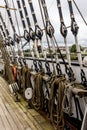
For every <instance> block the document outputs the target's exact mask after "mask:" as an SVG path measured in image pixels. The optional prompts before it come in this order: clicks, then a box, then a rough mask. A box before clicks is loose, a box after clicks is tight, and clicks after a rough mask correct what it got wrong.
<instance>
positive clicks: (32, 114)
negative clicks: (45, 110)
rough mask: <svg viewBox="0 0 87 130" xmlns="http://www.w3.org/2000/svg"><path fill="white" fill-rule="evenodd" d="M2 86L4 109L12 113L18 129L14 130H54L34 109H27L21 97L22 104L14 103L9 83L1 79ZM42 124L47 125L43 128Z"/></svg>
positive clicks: (0, 88)
mask: <svg viewBox="0 0 87 130" xmlns="http://www.w3.org/2000/svg"><path fill="white" fill-rule="evenodd" d="M0 84H1V85H2V86H1V87H0V90H1V91H0V93H2V94H1V98H2V100H3V101H2V102H4V104H3V107H4V109H7V111H8V113H10V116H11V118H12V120H13V121H14V123H15V124H16V127H17V128H15V129H13V130H54V129H53V127H52V126H51V125H50V123H47V122H46V120H45V119H44V118H43V117H42V116H41V115H40V114H39V113H38V112H36V111H35V110H34V109H29V110H28V109H27V108H26V105H27V103H26V102H25V101H24V99H23V98H21V96H20V99H21V102H18V103H16V102H14V100H13V98H12V95H11V94H10V92H9V90H8V85H7V83H6V82H5V81H4V80H3V79H2V78H1V77H0ZM12 113H13V114H12ZM15 119H16V120H15ZM42 124H45V125H44V126H43V125H42ZM45 126H46V127H45ZM9 130H10V129H9ZM11 130H12V129H11Z"/></svg>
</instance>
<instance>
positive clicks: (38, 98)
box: [32, 72, 44, 110]
mask: <svg viewBox="0 0 87 130" xmlns="http://www.w3.org/2000/svg"><path fill="white" fill-rule="evenodd" d="M43 75H44V73H43V72H39V73H37V74H36V75H35V77H34V89H33V95H32V105H33V106H34V108H35V109H36V110H41V109H42V108H43V105H44V93H43Z"/></svg>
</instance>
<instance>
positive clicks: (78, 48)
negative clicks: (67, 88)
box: [67, 0, 87, 87]
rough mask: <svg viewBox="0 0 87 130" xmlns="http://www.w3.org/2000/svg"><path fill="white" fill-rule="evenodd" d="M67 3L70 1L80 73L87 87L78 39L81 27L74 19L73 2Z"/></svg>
mask: <svg viewBox="0 0 87 130" xmlns="http://www.w3.org/2000/svg"><path fill="white" fill-rule="evenodd" d="M67 1H68V5H69V11H70V18H71V31H72V34H73V35H74V38H75V44H76V49H77V56H78V62H79V65H80V70H81V73H80V74H81V83H82V84H83V85H84V87H87V80H86V76H85V72H84V70H83V64H82V56H81V50H80V46H79V44H78V39H77V34H78V29H79V27H78V25H77V23H76V21H75V17H74V13H73V7H72V1H71V0H67Z"/></svg>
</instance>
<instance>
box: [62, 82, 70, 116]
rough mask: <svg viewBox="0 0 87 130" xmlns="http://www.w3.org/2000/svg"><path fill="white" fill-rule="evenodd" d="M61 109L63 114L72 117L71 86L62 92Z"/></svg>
mask: <svg viewBox="0 0 87 130" xmlns="http://www.w3.org/2000/svg"><path fill="white" fill-rule="evenodd" d="M62 109H63V112H65V113H67V114H68V115H70V116H71V115H72V86H71V85H70V84H69V86H66V87H65V90H64V98H63V101H62Z"/></svg>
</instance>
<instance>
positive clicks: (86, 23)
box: [73, 0, 87, 26]
mask: <svg viewBox="0 0 87 130" xmlns="http://www.w3.org/2000/svg"><path fill="white" fill-rule="evenodd" d="M73 3H74V5H75V6H76V8H77V10H78V12H79V14H80V16H81V18H82V19H83V21H84V23H85V25H86V26H87V22H86V20H85V18H84V16H83V15H82V13H81V11H80V9H79V7H78V5H77V4H76V2H75V0H73Z"/></svg>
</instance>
